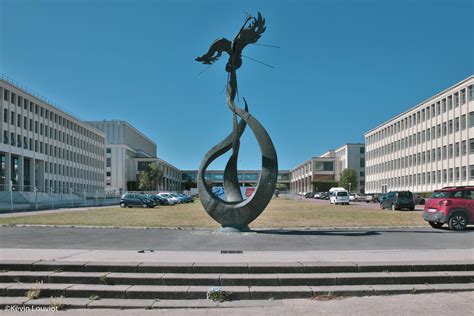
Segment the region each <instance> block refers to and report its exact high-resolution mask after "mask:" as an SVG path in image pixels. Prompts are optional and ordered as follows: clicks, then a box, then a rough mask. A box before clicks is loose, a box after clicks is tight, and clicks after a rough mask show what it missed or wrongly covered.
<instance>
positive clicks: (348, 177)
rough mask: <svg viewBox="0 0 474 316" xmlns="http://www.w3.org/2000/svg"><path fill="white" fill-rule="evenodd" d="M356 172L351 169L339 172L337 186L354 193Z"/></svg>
mask: <svg viewBox="0 0 474 316" xmlns="http://www.w3.org/2000/svg"><path fill="white" fill-rule="evenodd" d="M357 184H358V183H357V172H356V171H355V170H353V169H349V168H347V169H344V170H342V172H341V180H339V185H340V186H341V187H343V188H345V189H346V190H351V191H355V190H356V189H357Z"/></svg>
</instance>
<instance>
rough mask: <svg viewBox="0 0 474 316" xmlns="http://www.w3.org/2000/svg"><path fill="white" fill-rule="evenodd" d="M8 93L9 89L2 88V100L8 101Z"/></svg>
mask: <svg viewBox="0 0 474 316" xmlns="http://www.w3.org/2000/svg"><path fill="white" fill-rule="evenodd" d="M9 94H10V91H8V90H7V89H4V90H3V100H5V101H8V97H9Z"/></svg>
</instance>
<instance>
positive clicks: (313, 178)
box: [290, 143, 365, 193]
mask: <svg viewBox="0 0 474 316" xmlns="http://www.w3.org/2000/svg"><path fill="white" fill-rule="evenodd" d="M364 166H365V145H364V144H358V143H356V144H345V145H343V146H341V147H339V148H338V149H336V150H329V151H327V152H326V153H324V154H322V155H320V156H319V157H313V158H311V159H308V160H306V161H305V162H303V163H301V164H299V165H297V166H296V167H295V168H293V169H291V170H290V173H291V181H290V191H291V192H292V193H299V192H310V191H318V188H317V187H315V186H314V182H319V181H322V182H324V181H339V180H340V177H341V172H342V171H343V170H344V169H353V170H354V171H355V172H356V173H357V183H354V184H353V186H352V188H353V189H354V190H357V191H359V192H364V189H365V171H364Z"/></svg>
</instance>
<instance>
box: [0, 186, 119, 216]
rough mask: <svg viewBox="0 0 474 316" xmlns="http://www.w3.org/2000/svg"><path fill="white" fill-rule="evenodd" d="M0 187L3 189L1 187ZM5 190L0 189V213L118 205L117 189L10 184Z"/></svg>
mask: <svg viewBox="0 0 474 316" xmlns="http://www.w3.org/2000/svg"><path fill="white" fill-rule="evenodd" d="M0 189H4V188H3V187H2V188H0ZM6 189H7V190H0V213H6V212H21V211H32V210H39V209H54V208H74V207H85V206H105V205H118V204H119V203H120V197H121V194H120V192H119V191H103V190H95V191H88V190H74V189H72V188H69V189H67V190H55V189H54V188H49V190H38V189H37V188H36V187H33V188H32V190H21V189H24V187H23V188H22V187H18V189H17V187H16V186H15V185H12V184H10V185H9V186H8V185H7V188H6Z"/></svg>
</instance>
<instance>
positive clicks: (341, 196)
mask: <svg viewBox="0 0 474 316" xmlns="http://www.w3.org/2000/svg"><path fill="white" fill-rule="evenodd" d="M329 194H330V197H329V201H330V203H331V204H336V205H337V204H347V205H349V192H347V190H346V189H344V188H331V189H330V190H329Z"/></svg>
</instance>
